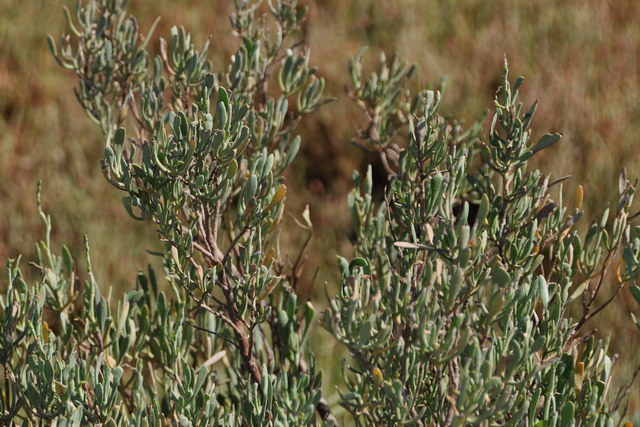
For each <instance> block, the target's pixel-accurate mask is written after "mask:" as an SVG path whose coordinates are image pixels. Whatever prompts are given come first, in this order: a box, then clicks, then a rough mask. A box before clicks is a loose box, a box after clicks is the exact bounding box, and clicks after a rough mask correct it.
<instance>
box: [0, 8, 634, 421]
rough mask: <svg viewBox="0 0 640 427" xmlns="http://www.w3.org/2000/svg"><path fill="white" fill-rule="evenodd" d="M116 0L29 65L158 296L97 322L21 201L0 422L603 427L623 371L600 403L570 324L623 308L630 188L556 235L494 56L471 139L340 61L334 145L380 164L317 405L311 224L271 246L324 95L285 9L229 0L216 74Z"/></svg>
mask: <svg viewBox="0 0 640 427" xmlns="http://www.w3.org/2000/svg"><path fill="white" fill-rule="evenodd" d="M125 3H126V1H118V0H111V1H102V0H92V1H89V2H87V3H86V4H84V5H82V6H81V7H79V8H78V9H77V10H76V11H75V12H74V13H67V18H68V24H69V28H70V33H69V34H68V35H65V36H63V37H62V38H61V39H60V41H59V43H58V42H56V41H55V39H53V38H50V39H49V47H50V49H51V51H52V53H53V54H54V57H55V58H56V60H57V61H58V63H59V64H60V65H61V66H62V67H64V68H67V69H69V70H72V71H73V72H74V73H75V75H76V77H77V79H78V86H77V88H76V90H75V93H76V97H77V99H78V101H79V102H80V104H81V106H82V108H83V109H84V111H85V112H86V113H87V114H88V116H89V117H90V118H91V120H92V121H94V122H95V123H96V124H97V125H98V127H99V128H100V129H101V130H102V132H103V133H104V135H105V138H106V148H105V150H104V155H103V160H102V165H101V166H102V172H103V174H104V176H105V178H106V180H107V181H108V182H109V183H111V184H112V185H113V186H114V187H115V188H116V189H118V190H120V191H121V192H123V193H124V197H122V204H123V206H124V210H125V211H126V212H127V213H128V214H129V216H131V217H132V218H133V219H134V220H138V221H146V222H150V223H152V224H154V227H155V229H156V232H157V233H156V234H157V236H158V241H159V244H158V245H157V247H156V248H155V249H154V250H149V253H150V254H151V255H153V256H156V257H158V258H159V259H160V260H161V264H162V270H163V271H164V273H165V276H166V283H167V284H168V287H167V286H164V285H163V283H162V282H164V281H163V280H161V279H158V278H157V277H156V273H155V272H154V269H153V268H149V270H148V272H146V273H140V274H139V275H138V278H137V281H136V286H135V289H134V290H130V291H129V292H126V293H125V295H124V296H123V297H122V299H119V298H117V299H119V301H118V302H116V299H112V298H111V296H107V297H106V298H105V297H104V296H103V294H102V292H101V290H100V288H99V286H98V285H97V283H96V278H95V275H94V274H93V267H92V265H91V262H90V261H89V249H88V245H86V249H85V252H86V258H87V271H86V273H81V272H80V271H81V269H80V267H79V265H78V263H77V262H76V261H74V259H73V257H72V255H71V251H70V250H68V249H67V248H66V247H62V249H61V255H56V254H55V253H54V249H53V246H52V243H51V220H50V218H49V217H48V216H47V215H46V214H44V213H43V212H42V208H41V207H40V191H38V206H39V210H40V214H41V217H42V218H43V220H44V222H45V225H46V238H45V240H44V242H41V243H40V244H39V245H38V246H37V262H34V263H32V264H31V265H32V267H34V269H35V271H37V272H39V275H40V280H36V281H35V283H33V284H32V285H29V284H27V283H28V282H29V279H28V278H27V277H25V276H24V275H23V273H22V272H21V269H20V262H19V259H17V260H10V261H9V263H8V265H7V272H8V282H7V283H8V288H7V291H6V294H5V297H4V298H3V299H2V300H1V302H0V305H1V308H2V319H1V325H2V332H3V333H2V344H1V350H2V353H1V354H2V358H1V359H0V364H2V366H3V374H4V378H5V382H4V386H3V395H2V399H0V405H1V407H2V417H3V421H4V422H9V421H16V422H17V421H20V420H24V421H25V422H27V423H28V422H29V421H31V422H36V420H41V421H43V420H46V421H48V422H51V421H53V420H55V421H56V422H58V423H64V424H65V425H66V424H67V423H68V424H70V425H80V424H85V423H88V422H89V423H106V424H111V425H120V424H125V423H126V424H135V425H138V424H143V425H146V424H151V425H156V424H160V423H172V424H181V425H182V424H184V425H189V424H197V425H201V424H232V425H235V424H250V425H266V424H283V425H284V424H294V425H299V424H305V423H311V422H316V423H326V424H336V423H338V421H340V422H344V423H353V422H355V423H356V424H398V423H414V424H421V425H424V424H437V425H449V424H455V425H467V424H482V423H484V424H495V423H499V424H512V425H517V424H521V423H524V424H526V425H530V424H531V425H569V424H577V425H583V424H585V425H593V424H597V425H609V424H612V423H614V422H620V421H621V420H623V419H624V417H625V415H626V412H627V409H626V403H627V397H628V393H629V391H630V390H631V387H632V384H633V381H634V380H635V377H636V375H637V372H639V371H638V370H636V371H635V372H636V374H635V375H633V376H632V378H630V381H629V382H628V384H626V385H625V386H623V387H611V382H612V367H613V365H614V363H613V361H614V359H615V357H611V353H610V352H609V350H608V341H607V340H604V341H603V340H602V339H600V338H598V337H597V336H596V335H595V334H594V332H593V331H589V330H587V328H586V326H585V325H586V323H587V321H589V320H590V319H591V318H593V317H595V316H596V315H598V314H599V313H601V312H602V311H603V310H604V309H605V308H606V307H607V306H608V305H609V304H610V303H611V302H612V301H613V300H614V298H615V296H616V295H618V294H619V293H620V292H621V291H622V290H623V289H624V288H625V287H626V286H627V285H629V286H630V287H629V289H630V290H631V293H632V294H633V296H634V297H636V298H637V300H638V303H640V288H638V287H637V286H635V280H636V278H637V276H638V274H639V270H638V257H639V256H640V238H638V237H636V236H637V234H638V231H639V230H638V228H637V227H633V226H632V224H631V220H632V219H633V218H634V217H635V215H632V214H631V212H630V209H631V205H632V202H633V195H634V192H635V189H636V185H637V183H634V182H629V180H628V179H627V175H626V172H625V171H624V170H623V172H622V173H621V174H620V177H619V185H618V187H619V188H618V196H617V200H616V202H617V203H616V206H615V208H614V209H611V210H606V211H605V213H604V214H603V215H601V216H600V217H599V218H598V220H597V221H594V222H593V223H591V224H589V225H587V226H586V227H585V229H584V231H583V232H582V231H581V230H580V229H579V228H577V224H579V222H578V221H579V220H580V219H581V217H582V216H583V212H582V211H581V208H582V203H583V198H584V194H583V189H582V187H581V186H578V188H577V190H576V194H575V197H574V200H573V203H572V206H571V208H570V207H568V206H566V205H565V204H564V203H563V189H562V186H563V183H564V182H565V181H566V179H556V180H552V179H551V178H550V177H549V176H547V175H544V174H543V173H542V172H540V171H538V170H535V169H531V168H529V167H528V162H529V160H530V158H532V157H533V156H535V155H538V153H539V152H541V151H543V150H545V149H547V148H548V147H550V146H552V145H553V144H554V143H555V142H557V141H558V140H559V139H560V135H559V134H547V135H543V136H542V137H541V138H534V137H533V136H532V132H531V130H530V125H531V122H532V119H533V116H534V114H535V111H536V108H537V102H535V103H533V104H532V106H531V107H528V108H526V109H525V108H523V106H522V104H521V103H519V101H518V100H517V98H518V94H519V89H520V87H521V85H522V82H523V80H522V78H518V79H516V80H515V82H513V83H511V82H510V80H509V76H508V69H507V65H506V62H505V66H504V73H503V78H502V81H501V83H500V88H499V90H498V92H497V93H496V99H495V105H494V110H495V111H494V113H493V119H492V121H491V124H490V127H489V129H488V130H487V131H485V130H484V129H483V126H482V123H481V122H482V121H479V122H478V123H476V124H474V125H472V126H470V127H465V126H463V124H462V123H461V122H459V121H456V120H455V119H452V118H450V117H448V116H441V115H440V114H439V108H440V104H441V101H442V93H443V87H442V88H441V89H440V90H422V89H420V88H418V90H416V91H415V92H412V91H410V90H408V89H407V87H408V82H409V81H410V79H411V77H412V75H413V74H414V73H415V71H416V68H415V67H414V66H409V65H406V64H403V63H401V62H400V61H399V60H398V59H397V58H395V57H394V58H393V59H391V60H390V61H387V60H386V59H385V58H383V61H382V62H383V63H382V66H381V69H380V70H378V71H377V72H375V73H371V74H368V75H367V74H365V73H364V72H363V66H362V64H361V55H358V56H356V58H354V59H353V60H352V61H351V63H350V71H351V80H352V89H351V93H350V95H351V97H352V98H353V99H354V100H355V102H356V104H357V105H358V107H359V108H360V110H361V112H362V113H363V114H364V118H365V121H366V123H367V124H366V126H365V127H364V128H363V129H361V130H359V131H358V132H357V134H356V143H357V144H358V145H361V146H362V147H363V148H364V149H365V150H368V151H370V152H372V153H375V155H377V156H378V157H379V159H380V160H379V161H380V164H381V165H382V166H383V168H384V173H383V176H384V178H383V181H384V182H382V184H380V183H378V182H376V183H375V185H374V179H373V173H372V169H371V168H369V169H368V172H367V173H366V175H364V176H361V175H360V174H359V173H357V172H356V173H354V181H355V189H354V190H353V191H352V193H351V194H350V196H349V199H348V202H349V203H348V207H349V212H350V214H351V218H352V221H353V226H354V230H355V236H354V239H353V244H354V255H353V256H352V257H351V259H350V260H348V259H345V258H342V257H339V271H340V286H339V290H338V293H337V296H335V297H332V296H331V295H329V296H328V299H329V300H330V302H329V305H328V308H327V309H326V310H325V311H324V313H323V315H322V317H321V324H322V326H323V327H324V328H325V329H326V330H327V331H328V332H329V333H330V335H331V336H332V337H333V338H335V340H336V341H337V342H340V343H342V344H343V345H344V346H345V348H346V349H347V351H348V353H349V354H350V359H349V360H348V361H344V362H343V365H342V368H343V369H342V375H343V380H342V382H341V383H340V384H339V386H338V390H339V396H340V398H339V404H340V406H341V408H343V411H342V412H341V410H340V408H338V406H337V405H330V404H329V403H330V402H328V401H327V399H325V398H323V388H322V383H323V377H332V376H335V372H339V371H340V370H339V369H338V366H337V365H336V364H335V361H333V362H334V363H333V364H329V365H326V364H325V366H324V367H323V369H320V367H319V366H318V363H317V362H316V359H315V357H314V352H313V350H312V345H310V344H312V343H310V342H309V341H310V340H311V341H314V340H315V337H317V336H318V335H316V332H313V331H312V330H313V329H314V328H315V327H314V323H315V322H314V318H315V314H316V309H315V308H314V306H313V304H312V303H311V302H309V301H305V299H306V298H305V295H304V289H305V284H304V282H305V281H306V278H305V277H304V276H303V275H302V268H303V266H304V260H305V258H306V255H305V251H306V250H307V248H308V243H309V241H310V238H311V235H312V233H313V224H312V222H311V219H310V214H309V210H308V209H305V210H304V212H303V213H302V214H301V215H299V216H298V217H297V218H296V219H295V222H296V224H297V226H298V229H297V230H289V229H286V230H283V227H282V226H281V222H282V221H283V217H284V200H285V199H286V197H287V185H286V184H285V177H284V173H285V171H286V170H287V168H288V167H289V166H290V165H291V164H292V162H293V161H294V159H295V157H296V155H297V153H298V151H299V148H300V146H301V138H300V137H299V136H297V135H296V127H297V125H298V123H299V122H300V120H301V119H302V118H303V116H305V115H307V114H311V113H315V112H316V110H318V109H319V108H320V107H322V106H323V105H324V104H326V103H328V102H329V101H330V99H328V98H326V97H325V96H324V95H323V90H324V80H323V79H322V78H321V77H319V75H318V71H317V70H316V68H314V67H312V66H310V59H309V49H308V48H307V47H306V46H305V45H304V43H301V42H300V37H301V35H302V29H303V27H302V26H301V25H302V22H303V19H304V16H305V12H306V8H305V7H304V6H303V5H301V4H298V3H297V2H296V1H290V2H285V1H272V2H267V4H266V5H261V4H253V3H251V2H246V1H241V0H238V1H236V2H235V12H234V13H233V14H232V15H231V24H232V27H233V30H234V34H236V35H237V36H239V38H240V40H241V42H240V46H239V48H238V49H237V51H236V52H235V53H234V54H233V56H232V58H231V61H230V63H229V65H228V67H216V66H214V65H213V63H212V62H211V60H210V58H209V56H208V55H207V45H206V44H205V47H204V48H196V47H195V45H194V44H193V43H192V41H191V36H190V35H189V34H188V33H187V32H186V31H185V30H184V29H183V28H182V27H173V28H172V29H171V39H170V40H169V41H165V40H162V39H161V41H160V49H159V53H158V54H156V55H153V54H152V53H150V52H151V48H150V42H151V41H152V37H151V34H152V33H153V31H154V29H155V28H156V24H155V23H154V24H153V25H152V26H151V30H149V32H148V33H147V34H145V35H144V36H143V35H141V33H140V30H139V28H140V26H139V25H138V23H137V21H136V20H135V19H134V18H133V17H131V16H130V15H128V14H127V12H126V11H125V10H124V6H125ZM263 12H265V15H263V14H262V13H263ZM72 15H73V17H72ZM225 68H227V69H226V71H218V70H221V69H223V70H224V69H225ZM330 108H331V107H328V108H325V109H324V110H325V111H326V110H330ZM404 135H406V144H403V143H402V142H401V140H402V139H403V136H404ZM283 231H286V233H287V234H298V235H302V236H303V241H304V244H303V245H302V247H301V249H299V251H298V253H295V254H293V255H291V254H289V255H287V253H286V251H285V250H283V249H282V248H281V245H280V234H281V233H282V232H283ZM283 234H285V233H283ZM620 255H621V258H619V256H620ZM618 259H620V261H618ZM97 264H99V262H98V263H97ZM611 270H612V271H613V274H614V279H615V282H616V288H615V289H614V290H613V292H610V293H607V292H606V291H605V288H606V287H605V286H603V284H604V283H605V281H606V278H607V277H608V276H607V273H608V272H610V271H611ZM625 292H626V290H625ZM605 293H606V294H607V295H606V296H605V300H604V301H603V300H602V296H603V294H605ZM109 295H110V294H109ZM574 302H577V303H580V302H581V305H580V307H578V309H577V310H576V309H574V311H570V307H572V306H575V305H576V304H573V305H572V303H574ZM574 313H578V315H577V318H576V319H575V320H574V319H573V316H574ZM634 322H635V318H634V319H633V322H629V323H630V324H633V323H634ZM310 337H312V338H311V339H310ZM323 373H324V375H323ZM331 400H333V399H331ZM344 411H346V412H344Z"/></svg>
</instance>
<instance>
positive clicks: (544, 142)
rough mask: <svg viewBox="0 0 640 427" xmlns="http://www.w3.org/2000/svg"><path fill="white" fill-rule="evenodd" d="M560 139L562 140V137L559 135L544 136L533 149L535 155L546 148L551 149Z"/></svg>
mask: <svg viewBox="0 0 640 427" xmlns="http://www.w3.org/2000/svg"><path fill="white" fill-rule="evenodd" d="M560 138H562V135H560V134H559V133H553V134H551V133H548V134H546V135H544V136H543V137H542V138H540V140H539V141H538V143H537V144H536V145H535V146H534V147H533V153H534V154H535V153H537V152H538V151H540V150H544V149H545V148H547V147H550V146H551V145H553V144H555V143H556V142H558V141H559V140H560Z"/></svg>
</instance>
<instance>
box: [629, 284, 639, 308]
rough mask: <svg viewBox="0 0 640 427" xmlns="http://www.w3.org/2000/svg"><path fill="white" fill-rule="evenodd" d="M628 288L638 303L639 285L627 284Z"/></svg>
mask: <svg viewBox="0 0 640 427" xmlns="http://www.w3.org/2000/svg"><path fill="white" fill-rule="evenodd" d="M629 290H630V291H631V295H633V297H634V298H635V299H636V302H637V303H638V304H640V287H638V286H636V285H631V286H629Z"/></svg>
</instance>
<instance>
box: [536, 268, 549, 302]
mask: <svg viewBox="0 0 640 427" xmlns="http://www.w3.org/2000/svg"><path fill="white" fill-rule="evenodd" d="M536 282H537V283H536V285H537V286H538V290H539V292H540V300H541V301H542V306H543V307H544V308H547V306H548V305H549V285H548V284H547V281H546V280H545V278H544V276H542V275H540V276H538V278H537V279H536Z"/></svg>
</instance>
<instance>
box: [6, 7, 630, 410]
mask: <svg viewBox="0 0 640 427" xmlns="http://www.w3.org/2000/svg"><path fill="white" fill-rule="evenodd" d="M130 3H131V4H130V9H131V11H132V12H133V13H134V14H135V15H136V16H137V17H138V18H139V21H140V24H141V28H142V29H143V33H146V29H147V28H149V26H150V25H151V23H152V22H153V20H154V19H155V17H156V16H161V17H162V21H161V25H160V27H159V29H158V31H157V32H156V34H159V35H161V36H165V37H166V36H167V34H168V31H169V28H170V27H171V26H172V25H174V24H182V25H184V26H185V27H186V28H187V29H188V30H189V31H191V32H192V33H193V35H194V38H195V41H196V43H197V44H198V45H201V44H202V43H203V42H204V41H205V40H206V38H207V37H208V36H212V49H211V52H212V55H213V60H214V64H217V65H218V66H219V67H222V66H226V64H227V58H228V56H229V55H230V54H231V53H232V52H233V51H234V50H235V47H236V46H237V41H236V40H235V39H234V38H233V37H232V36H231V34H230V27H229V24H228V19H227V17H228V14H229V11H230V9H231V4H232V2H231V1H228V0H224V1H223V0H219V1H215V0H206V1H205V0H192V1H187V0H171V1H170V0H153V1H152V0H133V1H131V2H130ZM307 4H308V5H309V7H310V10H309V14H308V21H307V24H306V36H307V39H308V43H309V45H310V46H311V47H312V62H313V63H314V64H315V65H317V66H319V68H320V70H321V74H322V75H323V76H324V77H325V78H326V80H327V91H328V94H329V95H333V96H336V97H338V99H337V101H336V102H334V103H333V104H331V105H330V106H328V107H325V108H324V109H323V110H321V111H320V112H318V113H316V114H315V115H312V116H311V117H308V118H307V119H306V120H305V121H304V122H303V123H302V127H301V129H300V132H301V133H302V135H303V141H304V145H303V149H302V155H301V156H300V157H299V159H298V161H297V163H294V165H296V166H295V167H294V170H293V171H292V172H291V175H290V177H289V185H290V186H292V187H293V189H294V190H295V191H291V190H290V191H289V194H290V196H289V198H288V199H289V200H288V206H289V210H290V212H291V213H293V214H297V215H299V214H300V213H301V212H302V209H303V207H304V205H305V204H309V205H310V208H311V212H312V220H313V222H314V224H315V227H316V231H315V239H314V240H313V243H312V245H311V249H310V251H309V255H310V256H309V261H308V266H309V268H308V272H309V273H310V274H309V275H308V277H311V276H312V274H311V273H313V271H314V270H315V268H316V267H320V271H319V275H318V279H317V280H316V281H315V286H314V288H313V289H311V285H310V283H311V281H310V280H308V281H307V282H306V283H307V289H301V290H300V292H301V293H303V294H304V295H311V296H312V298H313V299H314V301H316V305H317V306H319V307H322V306H324V304H325V300H324V296H323V295H324V292H323V286H324V283H325V282H327V283H328V286H329V289H330V290H331V289H335V286H336V283H335V281H336V269H335V268H334V266H335V253H336V250H337V251H338V252H339V253H341V254H344V255H348V254H350V248H349V243H348V238H347V236H348V232H349V227H350V226H349V219H348V214H347V210H346V198H345V196H346V193H347V192H348V191H349V188H350V185H351V178H350V177H351V172H352V171H353V169H361V170H362V169H363V168H364V165H365V164H366V162H369V161H370V160H371V158H367V157H365V156H364V155H363V153H362V152H361V151H360V150H359V149H357V148H356V147H354V146H352V145H350V144H349V143H348V141H349V139H350V138H351V136H352V135H353V132H354V124H357V123H359V122H360V117H359V112H358V110H357V108H355V107H354V106H353V105H352V104H351V103H350V101H349V100H348V99H347V97H346V96H345V95H344V87H345V85H346V84H347V83H348V74H347V72H346V61H347V59H348V58H349V57H350V56H351V55H353V54H355V53H356V52H357V50H358V49H359V48H360V47H361V46H363V45H367V46H369V48H370V49H369V60H374V61H375V60H376V58H377V54H378V53H379V52H381V51H383V50H384V51H386V52H389V53H391V52H393V51H396V52H398V53H399V54H400V55H401V56H402V57H403V58H404V59H406V60H408V61H412V62H416V63H417V64H419V66H420V68H419V74H420V76H421V82H422V83H423V84H426V83H428V82H430V83H437V82H438V81H439V80H440V78H442V77H447V78H448V86H447V93H446V96H445V101H444V104H443V105H444V106H443V111H444V112H446V113H452V114H454V115H455V116H456V117H458V118H461V119H465V120H466V121H467V122H471V121H473V120H475V119H476V118H478V117H479V116H480V114H481V112H482V111H483V110H484V109H486V108H490V107H491V105H492V100H493V94H494V91H495V90H496V88H497V85H498V82H499V77H500V72H501V62H502V58H503V55H504V54H506V55H507V56H508V58H509V62H510V69H511V71H512V75H513V76H514V77H515V76H517V75H524V76H525V77H527V80H526V82H525V86H524V89H523V90H522V91H521V92H522V93H523V94H524V101H525V102H526V103H530V102H532V101H533V100H534V99H536V98H539V99H540V107H539V109H538V115H537V119H536V120H535V121H534V130H535V131H536V132H537V133H538V134H542V133H544V132H547V131H558V132H561V133H563V135H564V139H563V141H562V143H561V144H559V145H557V146H555V147H554V148H553V149H551V150H547V152H546V153H545V154H544V155H542V156H541V157H539V158H537V159H536V160H535V161H534V163H535V166H537V167H539V168H541V169H543V170H544V171H546V172H550V173H552V174H553V175H554V176H555V177H560V176H564V175H569V174H571V175H572V176H573V178H572V180H571V181H569V183H568V184H567V185H566V186H565V188H566V189H567V190H569V192H570V193H569V194H572V191H573V189H574V188H575V186H576V185H577V184H579V183H580V184H583V185H584V188H585V208H586V211H587V220H590V219H591V218H592V217H595V216H596V215H598V212H602V211H603V210H604V208H605V207H606V206H608V205H609V204H610V203H611V202H612V200H613V198H614V197H615V194H614V192H615V188H616V187H615V182H616V177H617V175H618V173H619V171H620V169H621V168H622V167H627V169H628V172H629V176H630V177H631V178H635V177H640V170H639V169H638V165H640V151H639V150H637V148H636V147H637V145H636V144H637V141H638V137H639V136H640V99H639V98H640V62H639V54H640V25H638V20H639V19H640V2H638V1H637V0H564V1H562V2H558V1H555V0H527V1H524V0H493V1H487V0H457V1H456V0H440V1H437V2H435V1H424V0H386V1H376V0H350V1H349V0H316V1H312V0H310V1H308V2H307ZM61 6H62V3H59V2H53V1H44V0H31V1H26V2H25V1H20V0H0V182H1V184H0V259H6V258H8V257H14V256H16V255H17V254H18V253H23V254H25V255H27V256H29V257H30V256H32V254H33V252H34V249H33V248H34V242H35V241H36V240H38V239H40V238H41V236H42V230H43V226H42V224H41V221H40V219H39V217H38V215H37V213H36V207H35V197H34V191H35V186H36V182H37V181H38V180H43V181H44V188H43V201H44V206H45V209H46V211H47V212H49V213H51V214H52V216H53V218H54V239H55V241H56V242H57V243H66V244H67V245H69V246H70V248H71V249H72V252H73V253H75V254H76V255H80V254H81V253H82V236H83V235H84V234H85V233H86V234H88V236H89V239H90V242H91V248H92V259H93V260H94V270H95V274H96V276H97V278H98V280H99V282H100V283H101V284H102V286H104V287H105V288H107V287H109V286H113V287H114V290H116V293H119V292H123V291H126V290H128V289H130V288H131V286H133V283H134V278H135V274H136V272H137V271H138V270H139V269H143V268H144V267H145V266H146V265H147V264H148V263H150V262H155V261H154V260H152V259H151V257H150V256H149V255H147V254H146V253H145V251H144V249H148V248H153V247H155V245H156V242H155V236H154V232H153V227H152V226H151V225H150V224H142V223H137V222H134V221H131V220H130V218H129V217H128V216H127V215H126V213H125V212H124V210H123V209H122V207H121V203H120V197H121V194H119V193H118V192H117V191H116V190H115V189H114V188H112V187H111V186H109V185H108V184H107V183H106V182H105V181H104V179H103V177H102V174H101V172H100V167H99V159H100V158H101V156H102V148H103V138H102V137H101V135H100V133H99V130H98V129H97V128H96V127H95V126H94V125H93V124H92V123H91V122H90V121H89V120H88V119H87V118H86V117H85V116H84V113H83V112H82V111H81V109H80V107H79V106H78V105H77V103H76V100H75V98H74V96H73V93H72V87H73V85H74V84H75V80H74V78H73V76H72V75H70V74H68V73H67V72H65V71H64V70H62V69H60V68H59V67H58V66H57V65H56V64H55V62H54V60H53V59H52V58H51V57H50V55H49V52H48V50H47V47H46V42H45V37H46V35H47V34H52V35H54V36H55V37H57V36H58V35H59V34H61V33H62V32H63V31H64V30H65V23H64V19H63V14H62V8H61ZM70 6H73V4H71V5H70ZM304 237H305V236H303V235H300V236H291V235H289V237H286V240H287V242H286V243H287V245H288V246H290V247H293V246H294V245H295V244H298V243H301V241H302V240H303V239H304ZM293 255H295V254H293ZM627 292H628V291H627V290H625V291H623V294H622V295H621V296H620V298H618V299H617V301H616V303H615V304H614V305H613V306H611V307H610V308H609V309H607V310H606V311H605V312H603V313H602V314H601V315H599V316H598V317H596V319H594V320H593V321H592V322H591V324H590V326H591V328H597V329H598V330H599V331H604V332H606V331H613V342H612V347H613V350H614V351H615V352H617V353H620V354H621V358H620V360H619V365H620V366H619V367H618V376H619V378H620V379H624V378H626V377H628V375H629V374H630V372H631V370H632V369H633V367H634V366H635V364H636V363H637V361H638V357H637V353H638V351H637V350H638V344H640V340H639V339H638V335H639V334H638V331H637V330H635V327H634V326H633V325H632V324H631V322H630V321H629V314H628V313H629V312H630V311H631V310H633V309H635V310H636V311H637V310H638V309H637V306H636V305H635V304H633V302H632V301H629V300H630V298H629V295H628V293H627ZM317 341H318V345H317V346H316V347H317V354H318V358H319V359H320V363H321V364H322V365H325V366H326V365H328V364H335V362H336V360H337V356H336V354H340V351H341V350H340V349H339V348H337V346H336V344H335V343H334V342H333V341H332V340H331V339H330V338H328V337H326V336H324V335H323V333H321V332H318V339H317ZM329 386H331V384H329ZM639 388H640V387H638V385H636V387H635V390H634V391H633V396H634V397H633V407H634V408H635V409H638V408H640V390H639Z"/></svg>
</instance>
